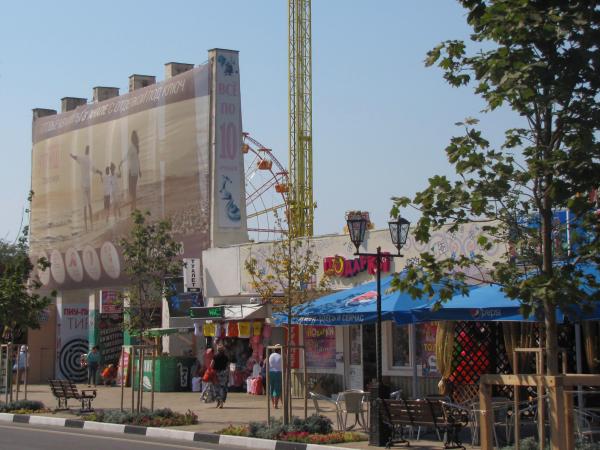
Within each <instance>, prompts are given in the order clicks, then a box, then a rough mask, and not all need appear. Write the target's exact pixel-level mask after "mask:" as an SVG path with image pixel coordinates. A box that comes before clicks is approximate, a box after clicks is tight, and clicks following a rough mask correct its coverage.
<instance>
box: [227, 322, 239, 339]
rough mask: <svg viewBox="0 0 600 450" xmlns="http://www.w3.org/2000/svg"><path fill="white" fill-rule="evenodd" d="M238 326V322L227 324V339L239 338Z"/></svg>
mask: <svg viewBox="0 0 600 450" xmlns="http://www.w3.org/2000/svg"><path fill="white" fill-rule="evenodd" d="M238 334H239V333H238V324H237V323H236V322H227V337H238Z"/></svg>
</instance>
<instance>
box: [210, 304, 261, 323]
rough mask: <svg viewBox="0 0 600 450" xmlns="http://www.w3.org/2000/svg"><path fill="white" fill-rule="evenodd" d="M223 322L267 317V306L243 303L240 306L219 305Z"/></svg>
mask: <svg viewBox="0 0 600 450" xmlns="http://www.w3.org/2000/svg"><path fill="white" fill-rule="evenodd" d="M221 306H222V307H223V320H255V319H266V318H267V317H268V308H267V305H257V304H254V303H244V304H242V305H221Z"/></svg>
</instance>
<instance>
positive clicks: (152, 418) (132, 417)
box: [82, 408, 198, 427]
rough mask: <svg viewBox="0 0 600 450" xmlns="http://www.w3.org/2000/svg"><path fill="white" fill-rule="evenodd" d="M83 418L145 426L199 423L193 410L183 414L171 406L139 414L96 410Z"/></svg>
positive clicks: (173, 425)
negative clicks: (173, 409)
mask: <svg viewBox="0 0 600 450" xmlns="http://www.w3.org/2000/svg"><path fill="white" fill-rule="evenodd" d="M82 418H83V419H84V420H91V421H93V422H105V423H117V424H122V425H141V426H145V427H175V426H180V425H194V424H196V423H198V416H197V415H196V414H194V413H193V412H192V411H190V410H188V411H187V412H186V413H185V414H181V413H178V412H174V411H172V410H171V409H169V408H164V409H157V410H155V411H153V412H150V411H148V410H146V409H144V410H142V412H141V413H139V414H138V413H132V412H131V411H121V410H119V409H116V410H111V409H107V410H96V411H94V412H93V413H91V414H86V415H83V416H82Z"/></svg>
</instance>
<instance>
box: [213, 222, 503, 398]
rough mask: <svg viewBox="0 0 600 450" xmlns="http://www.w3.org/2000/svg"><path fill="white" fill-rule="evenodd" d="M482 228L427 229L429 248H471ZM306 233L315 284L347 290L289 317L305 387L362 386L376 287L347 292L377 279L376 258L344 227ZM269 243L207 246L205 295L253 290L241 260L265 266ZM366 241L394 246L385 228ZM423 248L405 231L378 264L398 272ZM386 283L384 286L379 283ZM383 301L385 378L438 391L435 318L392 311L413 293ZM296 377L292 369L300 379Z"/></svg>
mask: <svg viewBox="0 0 600 450" xmlns="http://www.w3.org/2000/svg"><path fill="white" fill-rule="evenodd" d="M480 233H481V229H480V227H479V226H478V225H477V224H467V225H463V226H461V227H460V228H459V230H458V231H457V232H455V233H446V232H443V231H442V232H437V233H435V234H434V235H432V236H431V239H430V241H429V243H428V244H427V250H429V251H430V252H431V253H432V254H433V255H434V256H438V257H449V256H452V255H455V256H460V255H465V256H468V255H469V254H471V253H472V252H473V251H475V250H476V249H477V242H476V240H477V236H478V235H479V234H480ZM311 240H312V243H313V244H314V253H315V255H316V256H317V258H319V260H320V269H319V272H318V273H317V276H316V280H315V285H317V284H318V282H319V281H320V280H321V279H322V278H323V277H325V276H327V278H328V290H330V291H334V292H340V293H344V294H343V295H342V297H343V298H342V297H340V299H339V301H338V302H337V303H336V304H334V305H330V306H328V307H327V308H325V309H323V310H322V311H320V312H319V313H317V314H315V315H314V316H313V319H312V320H307V321H304V322H294V323H295V324H296V325H297V326H298V327H299V331H298V332H297V333H295V334H296V335H297V336H298V344H299V345H303V346H304V348H305V352H306V366H307V367H306V369H307V372H308V378H309V380H308V383H309V386H308V388H309V389H314V390H316V391H322V392H323V393H326V394H333V393H336V392H339V391H341V390H344V389H366V388H367V387H368V385H369V383H370V382H371V381H372V380H373V379H374V378H375V372H376V345H375V335H376V333H375V322H376V313H375V302H376V292H374V289H371V290H369V292H364V293H362V294H364V295H362V294H360V295H354V296H352V295H350V294H351V293H352V290H353V288H356V287H358V286H362V285H364V284H365V283H368V282H371V281H373V280H374V279H375V274H376V272H377V268H376V265H374V263H373V261H372V260H371V259H369V257H356V256H354V247H353V245H352V244H351V242H350V240H349V238H348V236H347V235H329V236H321V237H314V238H312V239H311ZM271 246H272V244H271V243H251V244H244V245H236V246H232V247H226V248H211V249H208V250H206V251H204V252H203V270H204V273H203V280H204V285H203V288H204V292H205V295H206V297H207V298H209V299H211V301H213V302H214V304H218V303H219V302H221V301H222V299H224V298H227V299H228V301H231V299H236V298H237V299H239V300H238V301H240V302H241V301H243V300H242V299H243V298H250V297H255V296H257V293H256V292H255V291H254V289H253V287H252V280H251V277H250V276H249V274H248V273H247V272H246V270H245V269H244V263H245V262H246V261H247V260H248V259H249V258H250V257H252V258H254V259H256V261H257V265H258V266H259V267H261V266H264V267H266V264H265V263H264V261H265V260H266V258H267V257H268V255H269V254H270V251H271V250H270V249H271ZM364 247H365V250H366V251H367V252H372V251H373V250H374V249H375V248H377V247H382V248H384V249H386V248H392V245H391V242H390V241H389V231H388V230H378V231H370V232H368V235H367V239H366V241H365V244H364ZM424 250H426V248H425V247H423V246H422V245H420V244H418V243H416V242H415V241H414V239H412V237H410V236H409V239H408V241H407V243H406V245H405V247H404V248H403V254H404V255H405V257H404V258H388V259H386V260H385V261H384V264H383V267H382V268H381V270H382V272H383V273H382V275H384V276H387V275H388V274H392V273H398V272H400V271H401V270H402V269H403V268H404V266H405V265H406V264H409V263H417V262H418V255H419V253H420V252H422V251H424ZM502 251H503V248H501V246H500V245H495V246H494V247H493V248H491V249H489V250H487V255H488V257H489V258H490V259H492V260H493V259H494V258H495V257H497V256H498V255H500V254H501V252H502ZM224 268H227V270H224ZM387 290H388V288H387V287H385V288H384V289H383V291H387ZM371 291H373V292H371ZM348 296H349V297H348ZM346 297H348V298H346ZM408 297H410V296H408ZM390 301H391V300H390ZM318 302H319V299H317V300H315V301H313V302H311V303H310V306H309V308H310V307H312V305H314V304H317V303H318ZM386 302H387V301H384V302H383V305H382V306H383V308H384V310H386V309H385V308H388V309H387V311H388V312H389V314H388V315H387V316H386V317H384V319H383V320H384V322H383V327H382V331H383V336H382V337H383V346H382V358H383V359H382V368H383V376H384V382H386V383H387V384H389V385H390V386H391V387H392V388H393V389H402V391H404V392H405V393H407V394H408V395H413V394H417V393H433V392H437V382H438V381H439V373H438V372H437V361H436V358H435V336H436V326H435V324H434V323H431V324H429V323H428V324H412V322H411V321H408V320H406V321H403V320H401V319H399V318H398V317H397V315H396V314H397V311H396V310H397V309H398V308H399V309H400V310H409V309H411V308H414V307H417V306H418V305H419V303H418V302H415V301H413V300H412V298H406V297H403V298H400V299H397V301H396V303H393V304H392V303H386ZM425 303H426V301H425V300H424V301H423V304H425ZM352 304H355V305H356V306H357V307H358V308H359V309H358V312H357V313H356V314H353V315H352V317H346V318H343V320H336V319H337V317H336V316H335V315H336V314H337V313H338V312H339V311H338V309H339V310H340V311H341V310H343V309H344V308H346V307H347V306H348V305H352ZM360 308H363V309H360ZM304 309H306V308H304ZM371 309H372V310H371ZM265 321H266V323H269V322H273V323H277V324H279V325H281V324H285V322H286V321H283V320H277V317H274V318H273V317H271V316H270V315H268V316H266V318H265ZM298 372H301V371H298ZM300 378H301V377H300V376H297V377H296V380H297V384H298V385H299V384H300Z"/></svg>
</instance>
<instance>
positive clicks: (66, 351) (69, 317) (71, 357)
mask: <svg viewBox="0 0 600 450" xmlns="http://www.w3.org/2000/svg"><path fill="white" fill-rule="evenodd" d="M58 314H59V317H58V320H57V324H58V325H57V326H58V330H57V336H58V339H57V353H56V354H57V359H58V361H57V364H56V376H57V378H59V379H62V380H71V381H73V382H82V381H85V379H86V369H85V368H83V367H81V364H80V358H81V355H82V354H83V353H88V351H89V348H88V315H89V314H88V305H87V304H86V303H81V304H72V305H64V304H62V305H61V307H60V308H59V309H58Z"/></svg>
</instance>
